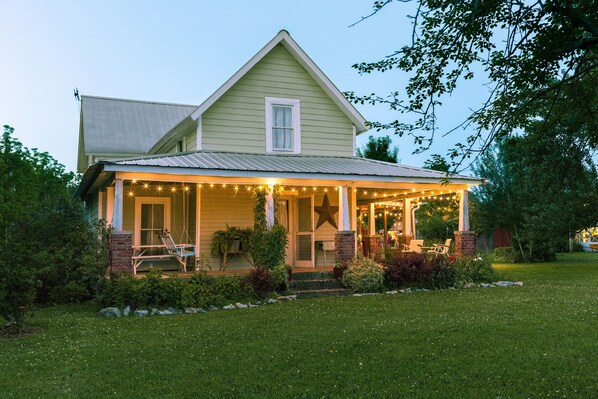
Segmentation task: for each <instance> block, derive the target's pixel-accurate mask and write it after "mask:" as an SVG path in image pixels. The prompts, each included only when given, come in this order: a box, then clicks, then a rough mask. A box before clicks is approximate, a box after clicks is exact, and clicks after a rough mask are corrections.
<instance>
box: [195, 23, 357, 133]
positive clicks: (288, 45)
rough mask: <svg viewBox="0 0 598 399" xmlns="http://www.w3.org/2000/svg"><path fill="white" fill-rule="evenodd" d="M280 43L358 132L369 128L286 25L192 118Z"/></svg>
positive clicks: (196, 111)
mask: <svg viewBox="0 0 598 399" xmlns="http://www.w3.org/2000/svg"><path fill="white" fill-rule="evenodd" d="M278 44H281V45H282V46H284V47H285V49H286V50H287V51H288V52H289V53H290V54H291V55H292V56H293V58H295V60H296V61H297V62H298V63H299V64H300V65H301V66H302V67H303V68H304V69H305V71H306V72H307V73H308V74H309V75H310V76H311V78H312V79H313V80H314V81H315V82H316V83H317V84H318V85H319V86H320V87H321V88H322V90H324V92H325V93H326V94H327V95H328V96H329V97H330V99H331V100H332V101H333V102H334V103H335V104H336V105H337V107H339V109H340V110H341V111H342V112H343V113H344V114H345V115H346V116H347V117H348V118H349V120H351V122H352V123H353V125H355V127H356V129H357V133H359V132H363V131H366V130H368V127H367V126H366V121H365V118H364V117H363V116H362V115H361V114H360V113H359V111H358V110H357V109H356V108H355V107H354V106H353V104H351V103H350V102H349V101H348V100H347V99H346V98H345V96H344V95H343V93H342V92H341V91H340V90H339V89H338V88H337V87H336V86H335V85H334V83H332V81H331V80H330V79H329V78H328V77H327V76H326V75H325V74H324V72H322V70H321V69H320V68H319V67H318V66H317V65H316V63H315V62H313V61H312V59H311V58H309V56H308V55H307V53H305V51H303V49H302V48H301V47H300V46H299V45H298V44H297V42H295V40H293V38H292V37H291V35H290V34H289V32H288V31H287V30H286V29H281V30H280V31H279V32H278V33H277V34H276V36H274V38H272V40H270V41H269V42H268V43H267V44H266V45H265V46H264V47H262V49H261V50H260V51H258V52H257V53H256V54H255V55H254V56H253V57H252V58H251V59H250V60H249V61H247V62H246V63H245V65H243V66H242V67H241V69H239V70H238V71H237V72H236V73H235V74H234V75H233V76H231V77H230V78H229V79H228V80H227V81H226V82H224V84H223V85H222V86H220V87H219V88H218V90H216V91H215V92H214V93H213V94H212V95H211V96H209V97H208V98H207V99H206V100H205V101H204V102H203V103H202V104H201V105H200V106H199V107H197V109H196V110H195V111H193V113H192V114H191V118H193V120H197V119H198V118H199V117H200V116H201V115H202V114H203V113H204V112H205V111H206V110H207V109H208V108H210V107H211V106H212V105H213V104H214V103H215V102H216V101H217V100H218V99H219V98H220V97H222V96H223V95H224V93H226V92H227V91H228V89H230V88H231V87H232V86H233V85H234V84H235V83H237V82H238V81H239V80H240V79H241V78H242V77H243V76H245V74H246V73H247V72H249V71H250V70H251V68H253V67H254V66H255V65H256V64H257V63H258V62H259V61H261V60H262V59H263V58H264V57H265V56H266V55H267V54H268V53H269V52H270V51H271V50H272V49H273V48H274V47H276V46H277V45H278Z"/></svg>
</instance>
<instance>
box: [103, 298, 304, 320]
mask: <svg viewBox="0 0 598 399" xmlns="http://www.w3.org/2000/svg"><path fill="white" fill-rule="evenodd" d="M296 300H297V295H285V296H279V297H278V298H277V299H274V298H269V299H268V300H266V301H265V302H262V301H255V302H253V303H239V302H237V303H234V304H233V303H230V304H228V305H225V306H223V307H222V308H219V307H218V306H214V305H210V306H209V307H208V309H207V310H206V309H203V308H194V307H187V308H184V309H177V308H174V307H169V308H167V309H156V308H153V309H152V310H151V311H150V310H145V309H135V310H134V311H133V309H132V308H131V306H127V307H125V308H124V309H123V310H122V311H121V310H120V309H119V308H117V307H107V308H103V309H101V310H100V311H99V312H98V314H99V315H100V316H104V317H111V318H117V317H130V316H134V317H145V316H150V315H151V316H170V315H175V314H198V313H207V312H213V311H215V310H220V309H224V310H232V309H250V308H257V307H260V306H263V305H273V304H275V303H279V302H284V301H296Z"/></svg>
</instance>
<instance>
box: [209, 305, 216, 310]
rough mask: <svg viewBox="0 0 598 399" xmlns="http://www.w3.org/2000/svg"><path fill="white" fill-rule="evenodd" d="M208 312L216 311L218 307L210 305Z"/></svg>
mask: <svg viewBox="0 0 598 399" xmlns="http://www.w3.org/2000/svg"><path fill="white" fill-rule="evenodd" d="M208 310H209V311H212V310H218V306H214V305H210V306H209V307H208Z"/></svg>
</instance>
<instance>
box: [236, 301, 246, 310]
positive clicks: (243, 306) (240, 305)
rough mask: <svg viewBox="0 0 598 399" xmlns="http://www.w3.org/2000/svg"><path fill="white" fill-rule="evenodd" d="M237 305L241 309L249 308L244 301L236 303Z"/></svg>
mask: <svg viewBox="0 0 598 399" xmlns="http://www.w3.org/2000/svg"><path fill="white" fill-rule="evenodd" d="M235 306H236V307H238V308H239V309H247V308H248V306H247V305H245V304H244V303H239V302H237V303H235Z"/></svg>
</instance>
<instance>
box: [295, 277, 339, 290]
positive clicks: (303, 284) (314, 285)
mask: <svg viewBox="0 0 598 399" xmlns="http://www.w3.org/2000/svg"><path fill="white" fill-rule="evenodd" d="M290 288H291V289H292V290H293V291H305V290H322V289H339V288H343V287H342V286H341V283H340V282H339V281H338V280H335V279H325V280H291V283H290Z"/></svg>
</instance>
